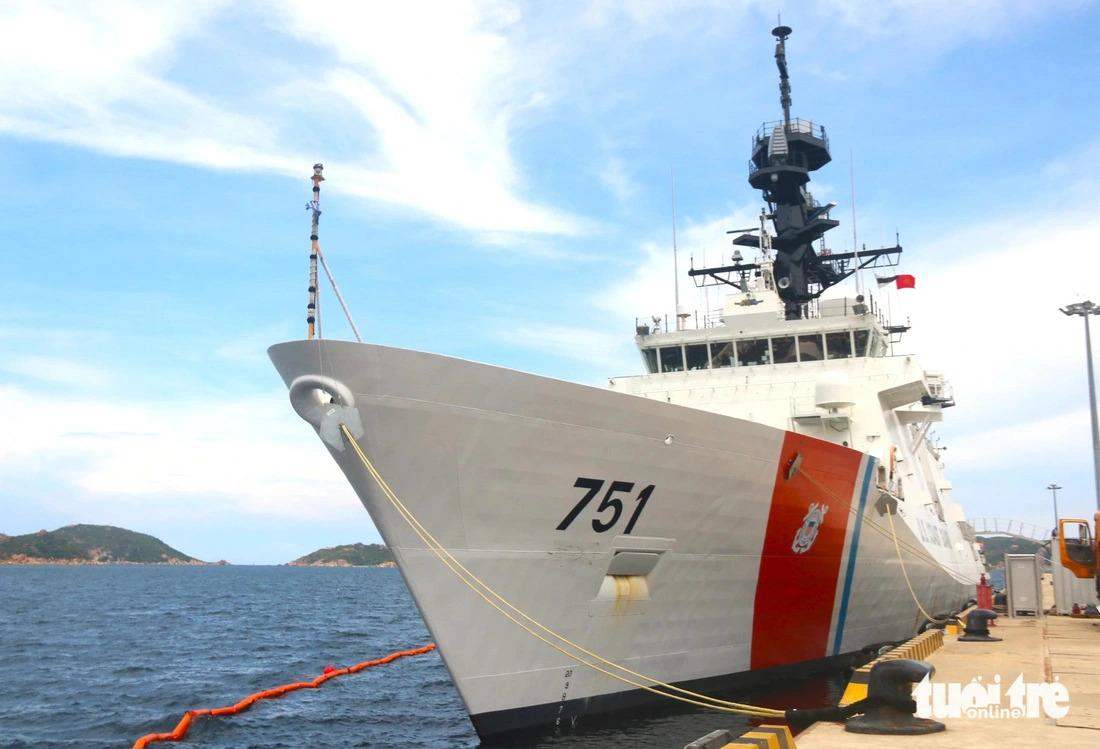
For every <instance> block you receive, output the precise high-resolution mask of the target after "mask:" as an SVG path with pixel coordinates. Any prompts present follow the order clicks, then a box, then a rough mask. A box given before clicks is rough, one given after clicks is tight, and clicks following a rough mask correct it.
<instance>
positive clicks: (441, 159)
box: [0, 0, 585, 234]
mask: <svg viewBox="0 0 1100 749" xmlns="http://www.w3.org/2000/svg"><path fill="white" fill-rule="evenodd" d="M228 5H230V3H228V2H224V1H219V0H207V1H205V2H201V3H194V2H166V3H156V4H152V5H149V4H145V3H133V2H127V1H126V0H113V1H108V0H105V2H102V3H96V4H94V5H87V6H72V5H71V4H61V3H56V4H55V3H48V4H42V3H38V4H12V5H10V6H8V7H7V8H6V10H4V11H2V15H0V22H3V24H4V26H5V30H6V32H7V36H6V38H7V39H8V42H7V43H6V44H5V45H4V47H3V48H2V49H0V101H2V102H3V104H2V105H0V132H7V133H9V134H12V135H16V136H19V137H25V138H33V139H39V140H47V141H56V142H62V143H69V144H74V145H78V146H82V147H85V148H90V149H94V150H98V151H102V152H105V153H109V154H112V155H117V156H127V157H139V158H150V159H161V160H166V161H175V162H180V163H185V164H192V165H198V166H205V167H212V168H217V169H241V170H252V171H265V172H272V173H276V174H283V175H290V176H299V175H300V174H301V173H304V172H306V171H307V170H308V168H309V166H310V165H311V164H312V163H313V162H314V161H316V160H317V159H316V158H313V157H311V156H306V155H303V150H304V147H303V146H304V144H306V143H307V142H308V137H307V135H306V134H302V133H297V132H296V130H295V129H294V128H295V127H296V126H298V125H299V119H300V118H301V115H302V112H301V107H302V103H301V101H302V98H303V97H305V98H308V99H310V100H311V101H313V102H314V103H315V104H319V105H322V106H324V105H328V106H330V107H336V108H339V107H344V108H349V109H350V111H352V112H355V113H357V118H355V119H357V121H352V122H344V123H342V125H341V129H340V131H339V132H338V133H337V135H338V137H339V139H340V141H341V143H344V142H346V143H348V144H349V145H347V146H341V150H342V151H346V152H349V153H352V154H354V159H353V160H352V161H351V162H350V163H343V164H342V165H341V180H340V181H339V182H333V183H332V185H331V187H330V189H336V190H343V191H346V192H349V193H352V194H356V195H361V196H364V197H367V198H370V199H372V200H378V201H384V202H389V203H393V204H398V205H402V206H406V207H409V208H412V209H415V210H417V211H423V212H425V213H427V214H429V215H433V216H435V217H437V218H438V219H441V220H443V221H445V222H447V223H450V224H453V225H456V226H460V227H463V228H466V229H471V230H475V231H487V232H492V231H507V232H516V233H533V234H577V233H579V232H581V231H583V230H584V227H585V224H584V222H582V221H581V220H579V219H577V218H575V217H571V216H569V215H567V214H565V213H564V212H561V211H556V210H553V209H550V208H545V207H542V206H539V205H536V204H534V203H531V202H528V201H526V200H524V199H523V198H522V197H520V193H521V192H522V191H523V188H524V185H523V180H522V177H521V175H520V173H519V170H518V169H517V167H516V165H515V164H514V162H513V159H512V156H511V153H510V150H509V147H510V140H511V131H512V128H513V126H514V122H513V121H514V118H515V117H516V115H517V114H518V113H520V112H522V111H523V110H524V109H525V108H528V107H538V106H539V103H540V101H542V100H543V99H544V97H543V95H542V94H541V92H540V90H539V83H538V81H537V80H536V79H535V76H533V75H527V74H525V73H523V72H522V71H523V70H525V67H524V64H523V61H522V60H520V59H519V52H518V49H519V48H518V45H517V44H516V42H515V40H513V39H511V38H510V37H509V29H510V28H511V26H512V25H513V24H515V22H516V20H517V19H518V12H517V11H515V10H514V9H513V7H512V6H511V5H509V4H505V3H475V2H451V3H429V4H415V3H405V4H397V5H388V6H387V5H378V4H371V5H363V4H360V3H350V2H348V3H326V4H323V5H320V6H318V5H316V4H306V3H300V2H283V3H280V4H278V5H277V6H274V8H261V9H258V11H257V12H259V13H260V14H261V16H260V17H256V16H255V15H252V16H250V19H251V21H252V22H254V23H264V24H266V25H269V26H271V27H273V28H274V29H275V30H276V31H277V32H280V33H282V34H285V35H289V36H291V37H295V38H297V39H299V40H300V41H302V42H305V43H306V44H308V45H312V46H313V47H314V48H315V49H316V50H317V52H316V59H315V60H314V61H313V63H312V64H311V67H313V68H314V69H316V72H315V73H314V74H312V75H310V76H309V77H308V78H307V77H305V76H303V77H302V78H300V79H298V80H296V81H291V82H289V84H288V81H286V80H285V79H283V80H280V79H278V78H277V73H271V74H270V76H269V79H268V80H267V81H266V82H265V83H263V84H262V85H260V86H257V87H255V88H254V90H252V91H251V92H250V93H249V95H248V96H246V97H243V98H241V99H239V100H238V99H236V98H234V99H232V100H226V101H219V99H218V97H217V96H216V95H213V94H211V93H210V92H208V91H201V90H200V89H199V88H197V84H192V85H191V86H190V87H187V86H185V85H182V84H177V83H174V82H172V80H173V78H172V74H173V73H175V72H176V71H177V69H183V68H184V66H185V65H186V64H187V63H188V62H189V61H188V60H182V59H177V55H179V54H181V52H180V46H181V44H182V43H183V42H184V41H187V40H188V39H191V38H198V37H203V36H204V34H206V33H208V28H209V27H210V26H211V25H213V24H214V23H216V22H217V20H218V13H219V12H220V11H222V10H224V9H225V8H226V6H228ZM250 10H257V9H250ZM265 13H266V14H268V16H269V17H266V18H265V17H263V14H265ZM325 51H327V52H328V53H329V54H328V55H327V56H326V55H325V54H324V52H325ZM332 58H335V61H336V62H335V63H333V62H332ZM238 60H239V65H240V68H239V69H226V70H224V71H222V77H223V78H225V79H226V80H232V79H234V78H235V77H237V76H243V75H245V74H247V75H249V76H251V77H255V76H259V77H260V79H261V80H262V79H263V76H264V68H265V64H264V63H265V60H264V58H263V57H262V55H261V54H260V53H259V52H258V51H257V50H253V49H242V50H239V55H238ZM536 67H537V66H536ZM278 72H282V71H278ZM202 85H206V86H209V87H213V88H218V82H217V81H204V82H203V84H202ZM289 89H293V90H294V98H293V99H292V98H290V97H289V93H288V92H289ZM308 115H309V116H310V118H311V119H316V118H317V117H319V116H320V117H322V118H323V109H322V110H321V111H310V112H309V113H308ZM311 147H312V146H311Z"/></svg>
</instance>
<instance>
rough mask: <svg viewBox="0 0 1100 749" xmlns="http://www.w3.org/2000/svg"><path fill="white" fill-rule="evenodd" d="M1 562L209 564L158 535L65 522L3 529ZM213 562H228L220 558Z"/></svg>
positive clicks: (0, 543)
mask: <svg viewBox="0 0 1100 749" xmlns="http://www.w3.org/2000/svg"><path fill="white" fill-rule="evenodd" d="M0 564H208V562H204V561H202V560H200V559H195V558H194V557H190V556H187V555H186V554H184V553H183V552H181V551H177V550H176V549H173V548H172V547H171V546H169V545H168V544H166V543H164V542H163V541H161V540H160V539H159V538H155V537H153V536H150V535H148V534H147V533H137V532H135V531H129V530H126V529H125V528H116V527H114V526H111V525H84V524H80V525H66V526H65V527H63V528H58V529H57V530H55V531H46V530H41V531H38V532H37V533H27V534H26V535H22V536H8V535H5V534H3V533H0ZM214 564H228V562H225V561H224V560H223V561H220V562H215V563H214Z"/></svg>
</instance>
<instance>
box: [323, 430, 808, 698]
mask: <svg viewBox="0 0 1100 749" xmlns="http://www.w3.org/2000/svg"><path fill="white" fill-rule="evenodd" d="M340 429H341V430H342V431H343V433H344V436H345V437H346V438H347V440H348V443H349V444H350V445H351V446H352V448H353V449H354V450H355V453H356V454H357V455H358V456H359V459H360V461H362V463H363V465H364V467H366V469H367V471H368V472H369V473H370V474H371V476H372V477H373V478H374V481H375V483H377V484H378V487H379V488H380V489H381V490H382V492H383V494H385V496H386V499H388V500H389V501H390V504H392V505H393V507H394V509H396V510H397V512H398V513H399V514H400V515H401V517H402V518H403V519H404V520H405V522H406V523H408V524H409V527H411V528H412V530H413V532H414V533H416V535H417V536H419V537H420V540H421V541H423V542H424V543H425V544H426V545H427V546H428V548H429V549H431V551H432V553H434V554H435V555H436V557H437V558H438V559H439V561H441V562H443V564H444V565H446V566H447V568H448V569H450V570H451V572H453V573H454V574H455V576H456V577H458V579H459V580H461V581H462V582H463V583H465V584H466V586H467V587H469V588H470V589H471V590H472V591H473V592H474V593H476V594H477V595H478V596H480V597H481V598H482V600H484V601H485V602H486V603H488V604H489V605H490V606H492V607H493V608H494V609H496V610H497V611H498V612H499V613H500V614H502V615H503V616H505V617H506V618H507V619H509V620H510V621H511V622H512V623H513V624H515V625H516V626H518V627H520V628H521V629H523V630H524V631H526V632H527V633H528V634H530V635H531V636H533V637H535V638H536V639H538V640H541V641H542V642H543V643H545V644H546V645H548V646H550V647H551V648H553V649H554V650H557V651H558V652H559V653H561V654H563V655H565V656H567V657H568V658H570V659H572V660H576V661H578V662H580V663H582V664H584V665H585V666H587V667H589V668H591V669H593V670H594V671H598V672H599V673H602V674H604V675H605V676H610V677H611V678H613V679H616V680H618V681H621V682H623V683H625V684H629V685H631V686H633V687H637V688H639V689H642V690H644V691H647V692H651V693H653V694H656V695H659V696H661V697H667V698H669V699H672V700H676V701H678V702H683V703H686V704H689V705H695V706H697V707H706V708H710V709H713V710H722V711H725V712H731V713H738V714H741V715H751V716H754V717H758V718H782V717H785V716H786V711H784V710H775V709H772V708H767V707H760V706H759V705H748V704H744V703H740V702H730V701H728V700H722V699H719V698H717V697H710V696H708V695H705V694H700V693H698V692H692V691H691V690H688V689H683V688H681V687H677V686H675V685H673V684H668V683H666V682H663V681H661V680H659V679H654V678H653V677H651V676H646V675H645V674H640V673H638V672H637V671H632V670H630V669H629V668H627V667H626V666H622V665H620V664H618V663H615V662H614V661H610V660H608V659H606V658H603V657H601V656H599V655H597V654H595V653H593V652H591V651H589V650H586V649H585V648H583V647H581V646H580V645H578V644H577V643H575V642H573V641H571V640H569V639H568V638H566V637H563V636H562V635H560V634H558V633H557V632H554V631H553V630H552V629H550V628H549V627H547V626H546V625H544V624H542V623H541V622H539V621H537V620H535V619H533V618H532V617H530V616H528V615H527V614H526V613H525V612H523V611H522V610H521V609H519V608H518V607H516V606H515V605H513V604H512V603H510V602H509V601H508V600H507V599H505V598H504V597H503V596H501V595H500V594H499V593H497V592H496V591H495V590H493V589H492V588H491V587H489V585H488V584H486V583H485V582H484V581H482V580H481V579H479V578H478V577H477V576H476V575H474V573H472V572H470V570H469V569H467V568H466V567H465V566H463V564H462V563H461V562H459V561H458V559H456V558H455V556H454V555H453V554H451V552H450V551H448V550H447V549H446V547H444V546H443V545H442V544H441V543H439V541H437V540H436V539H435V537H434V536H432V534H431V533H430V532H429V531H428V529H427V528H425V527H424V526H423V525H422V524H421V523H420V521H419V520H417V519H416V516H415V515H413V514H412V512H411V511H410V510H409V508H408V507H406V506H405V504H404V503H403V502H402V501H401V499H400V498H399V497H398V496H397V494H396V493H394V491H393V490H392V489H390V487H389V485H388V484H387V483H386V481H385V479H383V478H382V475H381V474H380V473H378V469H376V468H375V467H374V464H373V463H371V461H370V459H369V458H367V456H366V454H365V453H364V452H363V450H362V448H361V447H360V446H359V443H358V442H357V441H356V440H355V438H354V437H352V434H351V431H350V430H349V429H348V428H347V425H345V424H340ZM475 583H476V584H475ZM490 596H491V597H492V598H490ZM494 598H495V599H496V600H495V601H494V600H492V599H494ZM498 601H499V603H497V602H498ZM504 607H507V608H508V609H510V610H511V611H513V612H515V616H513V614H511V613H509V612H508V611H505V609H504ZM517 616H518V617H520V618H522V619H524V620H526V621H528V622H530V623H531V624H532V625H534V626H535V627H536V628H538V629H540V630H542V632H544V633H546V635H548V636H549V637H552V638H554V639H555V640H557V641H558V642H552V641H551V640H549V639H547V637H546V636H544V635H542V634H540V633H539V632H536V631H534V630H533V629H532V628H531V627H528V626H527V625H526V624H524V623H523V622H521V621H520V620H519V619H518V618H517ZM559 642H560V643H561V644H559ZM567 647H568V648H572V649H573V651H574V652H570V651H569V650H567V649H566V648H567ZM577 653H583V654H584V655H586V656H588V657H589V658H591V659H592V660H594V661H596V662H597V663H602V664H604V665H605V666H608V667H609V668H613V669H617V670H618V671H620V672H622V673H613V672H612V671H608V670H607V669H605V668H603V667H601V666H599V665H597V663H593V662H591V661H588V660H586V659H585V658H583V657H581V656H580V655H577ZM622 674H628V675H629V676H633V677H635V678H636V679H641V680H643V681H646V682H649V684H644V683H641V682H638V681H635V680H634V679H630V678H628V677H627V676H623V675H622ZM664 690H668V691H664ZM670 692H675V693H676V694H671V693H670ZM681 695H685V696H681Z"/></svg>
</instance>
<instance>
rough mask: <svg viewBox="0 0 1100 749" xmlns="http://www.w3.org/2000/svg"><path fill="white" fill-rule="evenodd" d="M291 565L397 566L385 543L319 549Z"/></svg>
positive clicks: (290, 564)
mask: <svg viewBox="0 0 1100 749" xmlns="http://www.w3.org/2000/svg"><path fill="white" fill-rule="evenodd" d="M288 564H289V566H291V567H309V566H312V567H395V566H396V564H395V563H394V561H393V554H392V553H390V550H389V547H387V546H384V545H383V544H344V545H343V546H333V547H332V548H329V549H318V550H317V551H315V552H313V553H312V554H306V555H305V556H304V557H299V558H298V559H295V560H294V561H293V562H289V563H288Z"/></svg>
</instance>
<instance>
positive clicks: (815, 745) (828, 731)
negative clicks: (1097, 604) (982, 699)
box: [796, 575, 1100, 749]
mask: <svg viewBox="0 0 1100 749" xmlns="http://www.w3.org/2000/svg"><path fill="white" fill-rule="evenodd" d="M1044 578H1045V579H1044V585H1045V589H1044V593H1046V594H1047V595H1049V596H1050V598H1049V599H1048V605H1049V604H1050V603H1052V602H1053V594H1052V592H1051V591H1050V582H1049V580H1050V576H1049V575H1046V576H1044ZM1044 597H1046V596H1044ZM990 634H992V635H994V636H996V637H1001V638H1003V640H1002V642H989V643H985V642H958V641H957V639H956V637H955V636H954V635H947V636H946V637H945V638H944V645H943V647H942V648H940V649H939V650H936V651H935V652H934V653H932V654H931V655H929V656H928V657H927V659H926V660H927V661H928V662H929V663H931V664H932V665H934V666H935V667H936V674H935V676H934V677H933V678H932V683H933V684H936V683H939V684H951V683H957V684H961V685H963V686H965V685H967V684H970V683H971V682H972V681H974V680H975V679H977V678H978V677H981V682H980V683H982V684H986V685H988V684H990V683H994V680H995V677H997V676H999V677H1000V692H1001V702H1000V705H999V707H1001V708H1008V707H1009V706H1010V703H1011V699H1010V697H1009V696H1008V694H1007V692H1008V690H1009V689H1010V688H1011V686H1012V684H1013V682H1014V681H1015V680H1016V678H1017V676H1020V675H1022V677H1023V678H1022V680H1023V683H1024V684H1028V683H1030V684H1043V683H1049V682H1054V681H1057V682H1058V683H1061V684H1063V685H1065V687H1066V689H1067V691H1068V693H1069V700H1068V705H1069V712H1068V713H1067V714H1066V715H1065V716H1064V717H1062V718H1059V719H1057V720H1054V719H1052V718H1049V717H1047V716H1046V714H1045V712H1044V711H1043V708H1042V703H1041V702H1039V701H1037V702H1038V712H1039V714H1040V715H1039V717H1016V718H1013V717H965V716H961V717H958V718H951V717H946V718H938V717H936V716H933V717H935V718H936V719H937V720H940V721H941V722H943V723H944V724H946V726H947V730H946V731H944V732H943V733H936V734H929V735H926V736H865V735H859V734H854V733H849V732H847V731H845V730H844V726H843V725H842V724H839V723H819V724H816V725H814V726H812V727H811V728H809V729H808V730H806V731H805V732H803V733H802V734H800V735H799V736H798V737H797V739H796V741H797V744H798V746H799V747H800V749H833V748H834V747H835V748H837V749H839V747H844V748H845V749H852V748H853V747H855V748H858V747H868V749H870V748H871V747H886V746H894V747H905V749H927V748H929V747H961V746H992V747H997V748H998V749H1001V748H1002V747H1047V746H1056V747H1058V749H1075V748H1076V747H1081V748H1082V749H1084V747H1090V748H1091V747H1097V746H1100V620H1096V619H1074V618H1070V617H1066V616H1056V615H1049V616H1046V617H1042V618H1038V619H1036V618H1034V617H1022V618H1016V619H1010V618H1008V617H1006V616H1004V615H1002V616H1001V617H1000V618H998V619H997V620H996V627H995V628H994V629H992V630H991V632H990Z"/></svg>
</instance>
